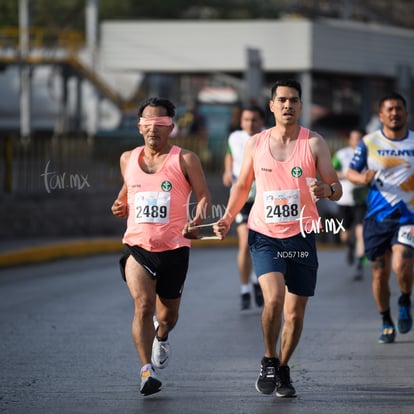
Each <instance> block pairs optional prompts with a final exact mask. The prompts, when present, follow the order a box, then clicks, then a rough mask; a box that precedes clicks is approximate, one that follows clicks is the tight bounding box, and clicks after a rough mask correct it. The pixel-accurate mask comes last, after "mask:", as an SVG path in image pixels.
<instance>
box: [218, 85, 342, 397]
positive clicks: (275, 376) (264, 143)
mask: <svg viewBox="0 0 414 414" xmlns="http://www.w3.org/2000/svg"><path fill="white" fill-rule="evenodd" d="M301 95H302V89H301V85H300V84H299V83H298V82H297V81H295V80H289V79H287V80H281V81H278V82H276V83H275V84H274V85H273V87H272V90H271V100H270V101H269V109H270V111H271V112H272V113H273V115H274V119H275V126H274V127H273V128H270V129H268V130H265V131H263V132H261V133H259V134H257V135H255V136H253V137H251V138H250V139H249V140H248V142H247V144H246V147H245V152H244V158H243V164H242V168H241V171H240V175H239V178H238V180H237V182H236V184H235V185H234V188H233V191H232V192H231V193H230V197H229V201H228V203H227V209H226V213H225V214H224V216H223V217H222V218H221V219H220V220H219V221H218V222H217V223H216V225H215V226H214V231H215V233H216V234H217V235H218V236H219V237H224V236H225V235H226V234H227V232H228V231H229V228H230V225H231V223H232V222H233V220H234V218H235V217H236V215H237V213H238V212H239V211H240V209H241V208H242V207H243V205H244V203H245V201H246V199H247V197H248V194H249V190H250V186H251V184H252V182H253V180H255V182H256V197H255V201H254V204H253V207H252V210H251V211H250V215H249V221H248V226H249V247H250V252H251V255H252V259H253V266H254V270H255V272H256V274H257V276H258V280H259V283H260V286H261V288H262V292H263V298H264V306H263V313H262V332H263V339H264V348H265V353H264V356H263V358H262V360H261V365H260V373H259V376H258V378H257V380H256V389H257V391H259V392H261V393H263V394H272V393H274V391H275V390H276V395H277V396H278V397H294V396H296V390H295V388H294V387H293V385H292V382H291V379H290V369H289V366H288V362H289V360H290V357H291V355H292V354H293V352H294V350H295V349H296V346H297V344H298V343H299V340H300V335H301V332H302V328H303V320H304V316H305V309H306V304H307V301H308V297H309V296H313V295H314V291H315V286H316V275H317V269H318V257H317V251H316V242H315V233H314V232H315V231H318V229H319V221H318V212H317V209H316V205H315V201H316V200H317V199H321V198H329V199H330V200H338V199H339V198H340V197H341V195H342V188H341V184H340V183H339V181H338V177H337V175H336V172H335V170H334V168H333V166H332V162H331V154H330V151H329V148H328V145H327V143H326V142H325V140H324V139H323V138H322V137H321V136H320V135H318V134H316V133H315V132H312V131H309V130H308V129H306V128H303V127H301V126H300V125H299V124H298V121H299V117H300V113H301V110H302V100H301ZM308 181H309V184H308V183H307V182H308ZM314 200H315V201H314ZM280 331H281V332H280ZM279 334H280V335H281V340H280V349H279V351H278V352H277V351H276V345H277V343H278V340H279Z"/></svg>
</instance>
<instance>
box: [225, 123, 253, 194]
mask: <svg viewBox="0 0 414 414" xmlns="http://www.w3.org/2000/svg"><path fill="white" fill-rule="evenodd" d="M249 138H250V135H249V134H248V133H247V132H246V131H243V130H238V131H233V132H232V133H231V134H230V136H229V140H228V143H229V149H230V154H231V157H232V159H233V168H232V173H233V183H234V182H235V181H236V180H237V178H238V176H239V174H240V170H241V166H242V164H243V155H244V147H245V146H246V143H247V141H248V139H249ZM255 190H256V188H255V184H254V183H253V184H252V188H251V190H250V193H249V197H248V199H247V201H253V200H254V197H255Z"/></svg>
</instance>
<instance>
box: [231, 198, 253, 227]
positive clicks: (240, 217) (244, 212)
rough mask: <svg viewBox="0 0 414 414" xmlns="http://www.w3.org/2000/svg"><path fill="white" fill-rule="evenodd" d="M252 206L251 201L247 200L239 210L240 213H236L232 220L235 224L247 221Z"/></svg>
mask: <svg viewBox="0 0 414 414" xmlns="http://www.w3.org/2000/svg"><path fill="white" fill-rule="evenodd" d="M252 207H253V201H251V202H250V201H248V202H247V203H246V204H245V205H244V206H243V207H242V209H241V210H240V213H238V214H237V216H236V219H235V220H234V221H235V222H236V224H237V225H239V224H243V223H247V220H248V219H249V214H250V210H251V209H252Z"/></svg>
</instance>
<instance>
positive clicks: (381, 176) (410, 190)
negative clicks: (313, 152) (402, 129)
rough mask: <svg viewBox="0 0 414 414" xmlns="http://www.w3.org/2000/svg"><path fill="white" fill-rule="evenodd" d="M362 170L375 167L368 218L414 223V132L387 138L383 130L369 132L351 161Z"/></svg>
mask: <svg viewBox="0 0 414 414" xmlns="http://www.w3.org/2000/svg"><path fill="white" fill-rule="evenodd" d="M349 167H350V168H352V169H354V170H356V171H358V172H361V171H363V170H364V169H365V168H368V169H370V170H375V171H376V172H377V173H376V174H375V177H374V179H373V180H372V182H371V184H370V188H369V193H368V197H367V205H368V210H367V214H366V218H373V219H375V220H376V221H379V222H383V221H388V220H390V221H396V222H399V223H400V224H405V223H414V132H413V131H408V133H407V135H406V136H405V137H404V138H402V139H400V140H392V139H389V138H387V137H386V136H385V135H384V134H383V132H382V130H378V131H375V132H373V133H371V134H368V135H366V136H365V137H364V138H363V139H362V140H361V142H360V143H359V145H358V147H357V148H356V150H355V153H354V156H353V158H352V160H351V163H350V165H349Z"/></svg>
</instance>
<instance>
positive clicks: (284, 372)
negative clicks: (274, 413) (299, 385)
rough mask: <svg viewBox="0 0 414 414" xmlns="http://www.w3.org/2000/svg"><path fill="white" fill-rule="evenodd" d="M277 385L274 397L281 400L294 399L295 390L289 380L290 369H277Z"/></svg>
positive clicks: (284, 367)
mask: <svg viewBox="0 0 414 414" xmlns="http://www.w3.org/2000/svg"><path fill="white" fill-rule="evenodd" d="M278 374H279V383H278V385H277V390H276V395H277V396H278V397H281V398H285V397H296V390H295V388H294V387H293V385H292V381H291V379H290V369H289V367H288V366H287V365H284V366H281V367H279V372H278Z"/></svg>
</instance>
